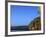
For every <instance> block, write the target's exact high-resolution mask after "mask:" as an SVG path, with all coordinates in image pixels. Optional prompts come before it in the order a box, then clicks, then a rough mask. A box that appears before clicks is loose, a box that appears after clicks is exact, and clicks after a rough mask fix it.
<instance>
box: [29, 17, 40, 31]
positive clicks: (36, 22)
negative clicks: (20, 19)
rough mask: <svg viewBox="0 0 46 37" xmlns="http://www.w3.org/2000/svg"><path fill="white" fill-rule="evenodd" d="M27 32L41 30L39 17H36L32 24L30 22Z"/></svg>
mask: <svg viewBox="0 0 46 37" xmlns="http://www.w3.org/2000/svg"><path fill="white" fill-rule="evenodd" d="M29 30H41V20H40V17H36V18H35V19H34V20H33V21H32V22H30V24H29Z"/></svg>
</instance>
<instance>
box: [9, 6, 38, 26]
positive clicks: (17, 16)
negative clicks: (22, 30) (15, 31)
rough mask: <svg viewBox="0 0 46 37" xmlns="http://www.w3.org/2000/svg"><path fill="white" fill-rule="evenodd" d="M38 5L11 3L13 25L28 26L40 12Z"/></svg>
mask: <svg viewBox="0 0 46 37" xmlns="http://www.w3.org/2000/svg"><path fill="white" fill-rule="evenodd" d="M38 8H39V7H38V6H20V5H11V8H10V9H11V18H10V19H11V26H27V25H28V24H29V23H30V22H31V21H32V20H33V19H34V18H35V17H37V16H38V15H39V14H38Z"/></svg>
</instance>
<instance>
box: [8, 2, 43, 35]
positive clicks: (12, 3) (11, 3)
mask: <svg viewBox="0 0 46 37" xmlns="http://www.w3.org/2000/svg"><path fill="white" fill-rule="evenodd" d="M10 5H21V6H40V7H41V30H40V31H21V32H11V31H10ZM34 33H43V4H32V3H16V2H8V35H19V34H34Z"/></svg>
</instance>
